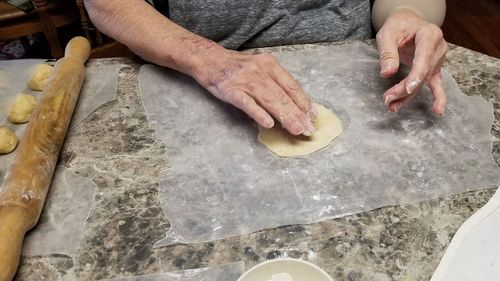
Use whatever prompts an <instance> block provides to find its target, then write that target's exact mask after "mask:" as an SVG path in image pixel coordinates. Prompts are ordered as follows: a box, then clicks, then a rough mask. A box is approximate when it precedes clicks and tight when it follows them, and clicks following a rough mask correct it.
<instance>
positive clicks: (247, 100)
mask: <svg viewBox="0 0 500 281" xmlns="http://www.w3.org/2000/svg"><path fill="white" fill-rule="evenodd" d="M228 96H230V97H231V98H230V100H229V101H228V102H229V103H231V104H232V105H234V106H236V107H237V108H239V109H241V110H242V111H243V112H245V113H246V114H247V115H248V116H250V118H252V119H253V120H255V122H257V124H259V125H260V126H262V127H264V128H268V129H269V128H272V127H273V126H274V119H273V117H271V115H269V114H268V113H267V112H266V111H265V110H264V109H263V108H262V107H260V106H259V105H258V104H257V103H256V102H255V100H254V99H253V98H252V97H251V96H249V95H248V94H247V93H245V92H244V91H241V90H235V91H233V92H231V93H230V94H229V95H228Z"/></svg>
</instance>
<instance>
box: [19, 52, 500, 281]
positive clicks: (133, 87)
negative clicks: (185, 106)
mask: <svg viewBox="0 0 500 281" xmlns="http://www.w3.org/2000/svg"><path fill="white" fill-rule="evenodd" d="M306 47H307V48H311V47H313V46H310V45H309V46H306ZM300 48H304V46H295V47H282V48H274V50H276V49H292V50H293V49H300ZM271 50H273V49H271ZM100 64H124V65H125V66H124V67H123V68H122V69H121V71H120V74H119V80H118V92H117V98H116V100H114V101H112V102H109V103H107V104H105V105H103V106H102V107H100V108H99V109H98V110H97V111H95V112H94V113H92V114H91V115H90V116H88V117H87V118H86V119H85V120H84V121H83V122H82V123H81V124H80V125H79V126H78V127H76V128H75V129H74V130H73V131H72V132H71V133H70V134H69V135H68V137H67V139H66V143H65V145H64V148H63V152H62V154H61V157H60V164H62V165H64V166H65V167H67V168H69V169H71V170H72V171H74V172H75V173H77V174H79V175H81V176H84V177H87V178H90V179H92V181H93V182H94V183H95V184H96V185H97V187H98V188H97V194H96V197H95V201H94V206H93V208H92V211H91V213H90V217H89V219H88V221H87V225H86V228H85V231H84V233H83V236H82V241H81V243H80V247H79V249H78V254H77V255H76V256H74V257H69V256H64V255H49V256H33V257H31V256H30V257H22V259H21V265H20V269H19V272H18V275H17V277H16V280H98V279H104V278H111V277H116V276H127V275H144V274H152V273H157V272H167V271H175V270H182V269H190V268H199V267H207V266H214V265H220V264H226V263H231V262H236V261H243V262H245V265H246V267H251V266H253V265H254V264H256V263H259V262H262V261H264V260H266V259H274V258H278V257H294V258H303V259H307V260H309V261H311V262H313V263H315V264H317V265H319V266H320V267H322V268H324V269H325V270H326V271H327V272H328V273H329V274H330V275H331V276H332V277H333V278H334V279H335V280H339V281H340V280H350V281H354V280H377V281H378V280H380V281H385V280H404V281H410V280H412V281H415V280H429V278H430V276H431V275H432V273H433V272H434V270H435V268H436V267H437V265H438V263H439V261H440V258H441V256H442V254H443V253H444V250H445V249H446V246H447V245H448V243H449V242H450V241H451V238H452V237H453V235H454V233H455V232H456V231H457V229H458V228H459V227H460V225H461V224H462V223H463V222H464V221H465V220H466V219H467V218H468V217H469V216H470V215H471V214H473V213H474V212H475V211H476V210H478V209H479V208H480V207H482V206H483V205H484V204H485V203H486V202H487V201H488V200H489V198H490V197H491V195H492V194H493V193H494V190H492V189H489V190H481V191H475V192H468V193H464V194H459V195H455V196H451V197H447V198H443V199H436V200H431V201H426V202H422V203H419V204H412V205H404V206H395V207H386V208H381V209H378V210H374V211H370V212H366V213H362V214H358V215H352V216H347V217H343V218H338V219H332V220H328V221H324V222H321V223H315V224H311V225H294V226H286V227H281V228H276V229H271V230H263V231H260V232H257V233H253V234H250V235H246V236H241V237H236V238H229V239H225V240H221V241H215V242H210V243H203V244H194V245H175V246H169V247H163V248H157V249H153V244H154V242H156V241H158V240H159V239H161V238H162V237H163V235H164V234H165V232H166V229H167V228H168V227H169V224H168V221H167V220H166V218H165V216H164V214H163V211H162V209H161V206H160V203H159V201H158V198H157V191H158V184H157V178H158V176H159V175H160V174H161V173H164V172H165V171H166V168H167V166H168V158H165V157H164V156H163V155H164V154H163V152H164V149H165V147H164V144H163V143H162V142H161V141H159V140H158V139H156V138H155V135H154V131H153V129H152V128H151V127H149V125H148V122H147V120H146V115H145V112H144V108H143V106H142V103H141V100H140V98H139V95H138V80H137V78H138V72H139V68H140V66H141V62H140V61H138V60H133V59H126V58H118V59H99V60H93V61H90V62H89V63H88V64H87V66H88V67H92V66H95V65H100ZM445 67H446V69H447V70H448V71H449V72H450V73H452V75H453V76H454V77H455V79H456V80H457V82H458V85H459V86H460V88H461V90H462V91H463V92H464V93H465V94H467V95H481V96H483V97H484V98H485V99H487V100H489V101H490V102H492V103H493V104H494V107H495V123H494V125H493V130H492V139H493V144H494V147H493V155H494V158H495V160H496V161H497V164H500V60H497V59H494V58H492V57H488V56H485V55H481V54H479V53H475V52H472V51H469V50H466V49H464V48H461V47H457V46H452V47H451V49H450V52H449V54H448V58H447V60H446V64H445Z"/></svg>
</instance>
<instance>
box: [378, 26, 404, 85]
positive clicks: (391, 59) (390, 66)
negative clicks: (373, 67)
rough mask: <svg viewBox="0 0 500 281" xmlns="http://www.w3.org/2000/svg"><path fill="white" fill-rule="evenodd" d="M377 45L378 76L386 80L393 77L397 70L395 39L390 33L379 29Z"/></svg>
mask: <svg viewBox="0 0 500 281" xmlns="http://www.w3.org/2000/svg"><path fill="white" fill-rule="evenodd" d="M377 45H378V49H379V56H380V76H382V78H387V77H390V76H392V75H394V74H395V73H396V72H397V71H398V68H399V52H398V42H397V37H396V36H395V35H394V34H392V33H391V32H386V31H385V29H381V30H380V31H379V32H378V33H377Z"/></svg>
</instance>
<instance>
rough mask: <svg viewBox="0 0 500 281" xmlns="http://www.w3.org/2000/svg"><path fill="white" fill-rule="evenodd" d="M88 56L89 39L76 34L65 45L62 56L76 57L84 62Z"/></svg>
mask: <svg viewBox="0 0 500 281" xmlns="http://www.w3.org/2000/svg"><path fill="white" fill-rule="evenodd" d="M89 56H90V43H89V41H88V40H87V39H86V38H84V37H81V36H77V37H75V38H73V39H71V40H70V41H69V42H68V45H66V49H65V51H64V57H65V58H68V57H72V58H75V59H78V60H80V61H81V62H82V64H84V63H85V62H86V61H87V60H88V58H89Z"/></svg>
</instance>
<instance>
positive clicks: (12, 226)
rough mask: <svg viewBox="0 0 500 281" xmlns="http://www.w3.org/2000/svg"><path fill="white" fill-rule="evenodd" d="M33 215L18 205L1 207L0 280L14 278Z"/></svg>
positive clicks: (4, 280) (5, 280)
mask: <svg viewBox="0 0 500 281" xmlns="http://www.w3.org/2000/svg"><path fill="white" fill-rule="evenodd" d="M30 217H31V215H30V214H29V213H28V212H26V210H25V209H24V208H21V207H18V206H1V207H0V219H1V221H0V233H2V235H1V236H0V251H1V254H0V281H10V280H12V278H14V274H15V273H16V269H17V265H18V263H19V258H20V253H21V248H22V246H23V240H24V236H25V234H26V231H27V230H28V229H29V228H30V224H31V223H32V220H31V219H30Z"/></svg>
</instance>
